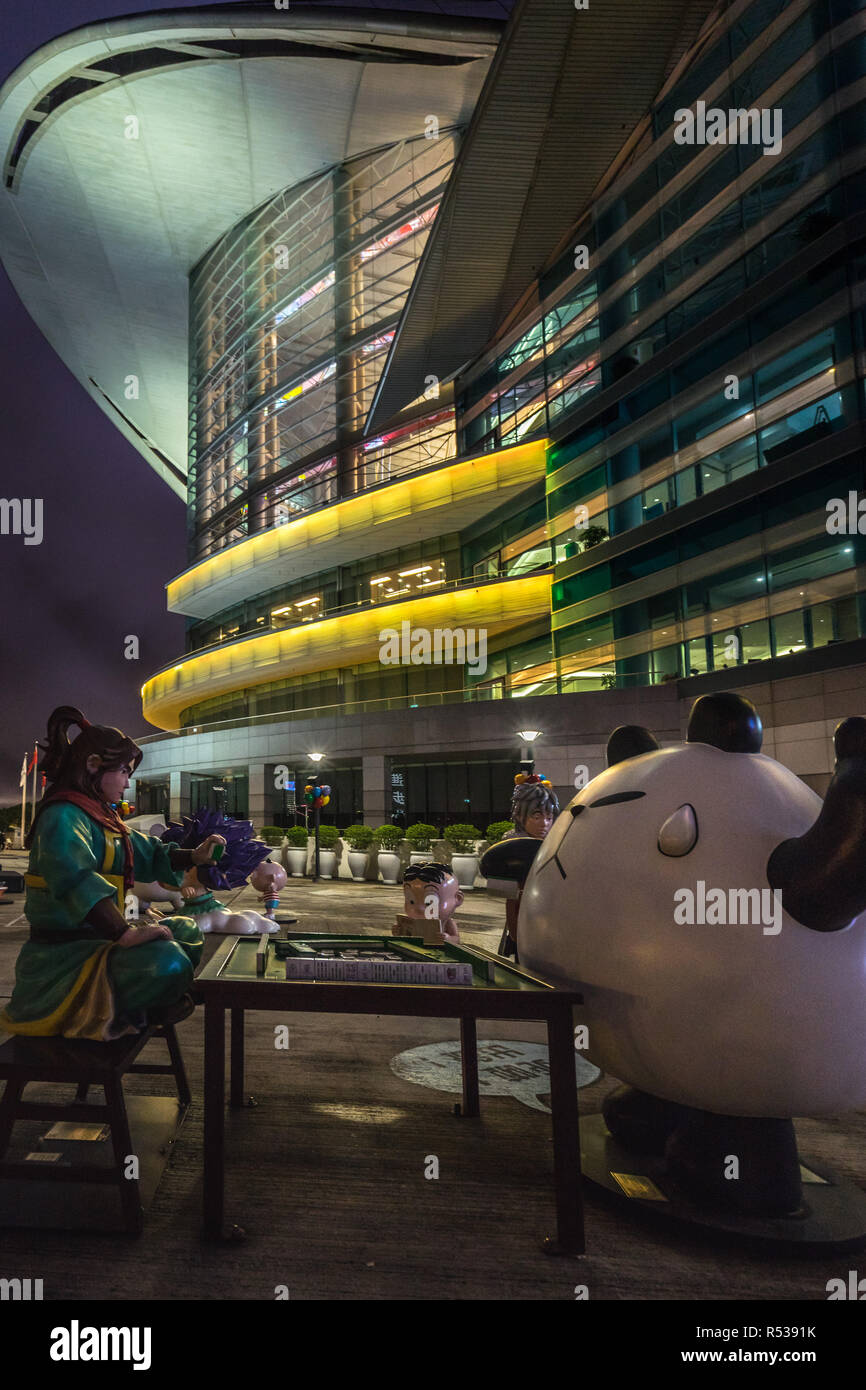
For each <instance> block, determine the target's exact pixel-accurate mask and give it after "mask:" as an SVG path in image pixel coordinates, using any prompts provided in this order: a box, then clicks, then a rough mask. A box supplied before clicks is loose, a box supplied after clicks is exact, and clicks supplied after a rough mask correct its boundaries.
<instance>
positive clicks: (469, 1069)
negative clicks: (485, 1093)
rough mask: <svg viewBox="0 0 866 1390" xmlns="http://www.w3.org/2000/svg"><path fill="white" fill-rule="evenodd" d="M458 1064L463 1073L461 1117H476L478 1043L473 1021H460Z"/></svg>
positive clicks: (467, 1019) (477, 1105) (466, 1019)
mask: <svg viewBox="0 0 866 1390" xmlns="http://www.w3.org/2000/svg"><path fill="white" fill-rule="evenodd" d="M460 1062H461V1067H462V1071H463V1106H462V1109H461V1112H460V1113H461V1115H478V1114H480V1110H481V1107H480V1105H479V1101H478V1041H477V1038H476V1033H475V1019H474V1018H461V1020H460Z"/></svg>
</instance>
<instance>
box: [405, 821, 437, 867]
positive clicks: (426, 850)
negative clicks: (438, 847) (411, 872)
mask: <svg viewBox="0 0 866 1390" xmlns="http://www.w3.org/2000/svg"><path fill="white" fill-rule="evenodd" d="M406 839H407V840H408V841H409V847H410V850H411V853H410V855H409V863H410V864H423V863H425V862H426V860H428V859H429V858H430V854H431V850H432V845H433V841H434V840H435V839H436V827H435V825H425V823H424V821H416V822H415V824H414V825H410V826H409V829H408V830H407V831H406Z"/></svg>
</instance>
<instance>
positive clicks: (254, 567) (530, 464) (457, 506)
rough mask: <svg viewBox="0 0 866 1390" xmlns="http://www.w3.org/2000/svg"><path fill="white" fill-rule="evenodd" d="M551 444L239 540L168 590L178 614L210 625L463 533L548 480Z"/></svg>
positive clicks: (407, 483)
mask: <svg viewBox="0 0 866 1390" xmlns="http://www.w3.org/2000/svg"><path fill="white" fill-rule="evenodd" d="M547 446H548V441H547V440H546V439H538V440H534V441H533V442H532V443H530V444H518V445H516V446H515V447H514V448H513V449H501V450H499V451H498V452H497V453H492V454H481V455H479V456H478V457H477V458H471V459H462V460H459V461H458V462H456V463H451V464H447V465H445V466H443V467H441V468H436V469H431V470H429V471H427V472H423V473H410V474H409V475H408V476H405V477H402V478H398V479H396V480H395V481H394V482H393V483H385V484H382V485H381V486H380V487H376V488H372V489H371V490H370V491H369V492H364V493H361V494H360V495H359V496H357V497H347V498H345V499H344V500H343V501H342V502H335V503H334V504H333V505H332V506H329V507H324V508H323V509H322V510H321V511H318V512H310V513H309V514H308V515H306V516H302V517H298V519H297V520H296V521H290V522H288V524H287V525H285V526H273V527H271V528H270V530H268V531H260V532H258V533H257V534H256V535H253V536H249V537H247V539H246V540H243V541H238V543H237V544H236V545H233V546H230V547H229V548H228V549H227V550H221V551H220V552H219V554H217V555H211V556H209V557H208V558H207V559H206V560H202V561H200V562H199V564H197V565H193V567H192V568H191V569H188V570H185V571H184V573H183V574H180V575H178V577H177V578H176V579H173V580H171V582H170V583H169V584H168V585H167V586H166V587H167V593H168V607H169V610H170V611H171V612H172V613H185V614H187V615H188V616H189V617H191V618H209V617H211V616H212V615H213V614H215V613H219V612H220V611H221V610H222V609H224V608H230V607H231V606H232V605H233V604H235V603H240V602H241V600H242V599H247V598H254V597H255V596H256V595H257V594H264V593H267V592H268V590H270V589H276V588H279V587H280V586H281V585H283V584H291V583H293V582H294V581H295V580H296V579H302V578H303V577H304V576H305V575H308V574H315V573H317V572H320V571H322V570H326V569H330V568H332V567H333V566H334V565H337V564H340V565H348V564H351V563H352V561H353V560H361V559H364V558H365V557H366V556H368V555H376V554H378V553H380V552H381V553H383V554H384V553H385V552H386V551H390V550H396V549H397V548H398V547H399V546H407V545H413V544H415V543H416V542H417V541H423V540H430V539H432V538H433V537H435V536H442V535H445V534H446V533H447V532H449V531H460V530H462V529H463V528H464V527H466V526H470V525H471V524H472V522H474V521H477V520H478V519H479V518H480V517H483V516H484V515H485V513H486V512H488V511H490V510H491V508H492V507H500V506H502V504H503V503H505V502H508V501H509V500H510V499H511V498H512V497H515V496H517V494H518V493H520V492H522V491H523V490H524V488H527V487H529V485H530V484H531V483H534V482H535V481H536V480H537V479H539V478H543V477H544V470H545V459H546V454H547Z"/></svg>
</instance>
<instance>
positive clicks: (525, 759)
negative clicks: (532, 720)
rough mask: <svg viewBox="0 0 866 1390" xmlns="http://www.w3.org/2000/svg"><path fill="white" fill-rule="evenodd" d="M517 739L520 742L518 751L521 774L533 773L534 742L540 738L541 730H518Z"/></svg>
mask: <svg viewBox="0 0 866 1390" xmlns="http://www.w3.org/2000/svg"><path fill="white" fill-rule="evenodd" d="M517 737H518V738H519V739H521V740H522V743H523V747H522V748H521V750H520V770H521V772H534V771H535V740H536V739H537V738H541V729H518V730H517Z"/></svg>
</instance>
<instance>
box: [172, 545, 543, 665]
mask: <svg viewBox="0 0 866 1390" xmlns="http://www.w3.org/2000/svg"><path fill="white" fill-rule="evenodd" d="M553 569H554V566H553V562H552V561H551V562H550V564H547V565H536V566H535V567H534V568H533V569H531V570H526V571H525V573H521V574H508V573H507V572H506V571H505V570H502V569H500V570H497V572H496V574H493V575H491V574H485V575H484V577H483V578H478V577H476V576H469V577H466V576H463V577H462V578H460V579H443V580H442V582H441V584H431V585H430V587H429V589H427V590H426V591H425V592H423V593H414V594H400V595H398V597H396V598H389V599H375V598H372V597H371V598H359V599H356V600H355V602H354V603H343V604H340V605H339V606H338V607H337V608H324V609H323V610H322V612H321V613H317V614H316V616H315V618H308V619H303V618H299V619H297V621H292V622H287V623H278V624H276V625H274V624H273V623H269V624H268V625H267V627H266V626H265V625H264V624H261V625H259V624H257V625H256V626H255V627H250V628H247V629H246V630H245V631H244V632H233V633H232V634H231V636H229V637H225V638H224V639H223V640H222V641H221V642H207V643H206V644H205V645H204V646H203V647H193V648H191V650H190V651H187V652H184V653H183V655H182V656H181V657H175V658H174V659H173V660H171V661H167V662H166V663H165V665H164V666H161V667H160V668H159V670H157V671H154V673H153V676H150V677H148V679H150V680H152V679H153V677H154V676H159V675H161V674H162V673H163V672H164V671H168V670H170V669H171V667H173V666H178V665H180V663H181V662H183V661H186V660H187V659H188V658H190V657H193V656H203V655H205V654H206V653H207V652H218V651H222V649H223V648H224V647H227V646H233V645H234V644H235V643H238V642H249V641H252V640H253V638H255V637H266V636H269V635H271V634H273V633H275V632H288V631H290V630H293V629H294V628H298V627H306V626H307V625H308V624H310V623H315V622H323V621H324V620H325V619H327V618H339V617H341V616H342V615H343V614H346V613H357V612H358V610H359V609H360V608H368V609H369V608H374V609H377V610H378V609H382V610H383V611H384V610H385V609H387V608H389V607H390V606H391V605H392V604H395V603H411V602H412V600H413V599H423V598H427V597H428V596H429V595H430V594H441V593H445V592H447V591H450V590H457V589H480V588H483V586H484V585H486V584H501V583H502V581H503V580H509V579H514V580H518V579H527V578H528V577H529V576H530V575H531V574H546V573H547V572H548V571H549V572H550V573H552V572H553Z"/></svg>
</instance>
